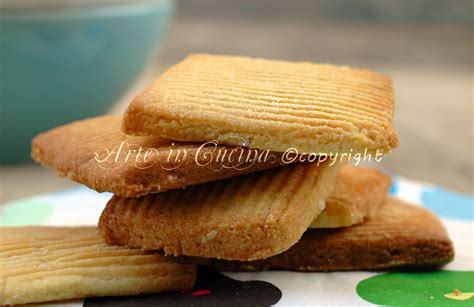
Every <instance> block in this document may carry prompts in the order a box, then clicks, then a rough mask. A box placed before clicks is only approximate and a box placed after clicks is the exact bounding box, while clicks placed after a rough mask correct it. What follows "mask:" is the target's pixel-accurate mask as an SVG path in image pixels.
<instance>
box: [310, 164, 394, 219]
mask: <svg viewBox="0 0 474 307" xmlns="http://www.w3.org/2000/svg"><path fill="white" fill-rule="evenodd" d="M390 183H391V179H390V177H389V176H387V175H385V174H383V173H381V172H379V171H377V170H375V169H369V168H362V167H355V166H352V165H345V166H344V167H342V168H341V171H340V173H339V175H338V176H337V179H336V185H335V187H334V191H332V193H331V195H330V196H329V197H328V199H327V200H326V208H324V210H323V212H321V214H320V215H318V217H317V218H316V219H315V220H314V221H313V223H311V225H310V226H309V228H339V227H347V226H351V225H354V224H358V223H361V222H363V221H364V220H367V219H371V218H373V217H374V216H375V214H376V213H377V210H378V209H379V208H380V206H381V205H382V204H383V202H384V200H385V197H386V195H387V192H388V189H389V188H390Z"/></svg>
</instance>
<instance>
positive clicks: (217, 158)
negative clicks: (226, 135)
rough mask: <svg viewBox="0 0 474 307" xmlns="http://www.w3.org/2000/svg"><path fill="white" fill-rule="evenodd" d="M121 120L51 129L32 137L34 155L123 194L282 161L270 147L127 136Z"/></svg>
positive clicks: (113, 118)
mask: <svg viewBox="0 0 474 307" xmlns="http://www.w3.org/2000/svg"><path fill="white" fill-rule="evenodd" d="M120 123H121V116H102V117H96V118H92V119H87V120H82V121H77V122H74V123H71V124H68V125H64V126H61V127H58V128H55V129H52V130H50V131H47V132H45V133H42V134H40V135H38V136H37V137H35V138H34V139H33V142H32V157H33V158H34V159H35V160H36V161H38V162H41V163H42V164H44V165H46V166H49V167H51V168H53V169H55V170H56V172H57V173H58V174H59V175H60V176H67V177H69V178H70V179H72V180H74V181H77V182H79V183H82V184H85V185H87V186H88V187H90V188H92V189H95V190H97V191H99V192H113V193H115V194H117V195H119V196H124V197H131V196H140V195H146V194H150V193H156V192H161V191H166V190H170V189H178V188H183V187H185V186H188V185H192V184H199V183H203V182H207V181H211V180H218V179H224V178H229V177H233V176H237V175H242V174H247V173H251V172H254V171H258V170H262V169H267V168H270V167H273V166H277V165H280V164H282V163H281V161H282V159H281V155H280V154H277V153H272V152H268V151H258V150H254V149H248V148H236V147H228V146H220V145H219V146H214V145H211V144H209V146H204V147H201V146H202V144H196V143H194V144H192V143H179V142H173V141H169V140H165V139H162V138H160V137H133V136H127V135H125V134H124V133H122V132H120ZM140 148H142V150H140Z"/></svg>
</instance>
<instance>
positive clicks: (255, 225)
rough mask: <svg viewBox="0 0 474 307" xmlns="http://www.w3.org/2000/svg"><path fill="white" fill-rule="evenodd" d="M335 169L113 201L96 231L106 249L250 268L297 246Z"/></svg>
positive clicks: (306, 168)
mask: <svg viewBox="0 0 474 307" xmlns="http://www.w3.org/2000/svg"><path fill="white" fill-rule="evenodd" d="M338 171H339V163H336V164H335V165H333V166H331V165H330V163H329V162H328V161H326V162H323V163H321V164H320V165H318V164H317V163H298V164H293V165H287V166H281V167H278V168H274V169H270V170H265V171H261V172H256V173H252V174H249V175H244V176H240V177H234V178H231V179H227V180H221V181H214V182H209V183H205V184H201V185H197V186H191V187H188V188H186V189H185V190H172V191H168V192H164V193H158V194H154V195H148V196H143V197H139V198H121V197H117V196H114V197H112V199H111V200H110V201H109V202H108V204H107V206H106V208H105V209H104V211H103V212H102V215H101V217H100V222H99V228H100V230H101V232H102V235H103V236H104V238H105V240H106V242H107V243H109V244H123V245H127V246H132V247H138V248H141V249H145V250H155V249H160V250H161V249H163V250H164V252H165V254H171V255H175V256H178V255H185V256H197V257H213V258H221V259H230V260H254V259H260V258H267V257H270V256H273V255H276V254H279V253H281V252H283V251H285V250H287V249H288V248H290V247H291V246H292V245H293V244H295V243H296V242H297V241H298V240H299V239H300V238H301V236H302V235H303V233H304V232H305V231H306V229H307V228H308V226H309V224H310V223H311V222H312V221H313V220H314V218H315V217H316V216H317V215H318V214H319V213H320V212H321V211H322V210H323V209H324V200H325V199H326V197H327V196H328V195H329V194H330V192H331V190H332V188H333V185H334V179H335V178H336V175H337V173H338Z"/></svg>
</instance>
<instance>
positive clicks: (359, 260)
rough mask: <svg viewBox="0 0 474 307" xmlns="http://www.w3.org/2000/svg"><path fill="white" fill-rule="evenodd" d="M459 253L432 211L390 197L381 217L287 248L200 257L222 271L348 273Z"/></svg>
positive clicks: (315, 232)
mask: <svg viewBox="0 0 474 307" xmlns="http://www.w3.org/2000/svg"><path fill="white" fill-rule="evenodd" d="M453 257H454V250H453V245H452V243H451V240H450V239H449V237H448V235H447V234H446V231H445V229H444V228H443V225H442V224H441V222H440V221H439V220H438V219H437V218H436V216H435V215H433V214H432V213H431V212H430V211H428V210H426V209H424V208H421V207H417V206H413V205H409V204H406V203H404V202H402V201H401V200H398V199H395V198H387V201H386V203H385V204H384V205H383V206H382V208H381V209H380V210H379V212H378V214H377V216H376V217H375V218H374V219H372V220H370V221H367V222H365V223H361V224H358V225H355V226H352V227H347V228H339V229H310V230H308V231H307V232H306V233H305V234H304V235H303V237H302V238H301V240H300V241H299V242H298V243H297V244H295V245H294V246H293V247H292V248H290V249H289V250H288V251H286V252H284V253H282V254H279V255H276V256H274V257H271V258H268V259H264V260H257V261H251V262H239V261H219V260H212V259H201V260H200V262H201V263H202V264H207V265H211V266H213V267H216V268H219V269H223V270H243V271H254V270H274V269H283V270H297V271H346V270H380V269H393V268H402V267H403V268H409V267H412V268H421V267H433V266H440V265H443V264H446V263H448V262H450V261H451V260H452V259H453Z"/></svg>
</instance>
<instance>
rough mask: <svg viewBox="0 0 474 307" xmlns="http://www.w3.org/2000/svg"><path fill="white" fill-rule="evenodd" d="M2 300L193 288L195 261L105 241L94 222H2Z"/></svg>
mask: <svg viewBox="0 0 474 307" xmlns="http://www.w3.org/2000/svg"><path fill="white" fill-rule="evenodd" d="M0 237H1V238H2V239H1V241H0V272H1V274H0V304H27V303H35V302H47V301H55V300H65V299H73V298H84V297H90V296H125V295H137V294H142V293H157V292H167V291H178V290H184V289H190V288H192V287H193V285H194V281H195V279H196V266H195V265H193V264H190V263H184V262H183V260H182V259H178V258H172V257H166V256H163V255H157V254H152V253H146V252H143V251H140V250H137V249H128V248H124V247H121V246H109V245H106V244H105V243H104V242H103V241H102V239H101V238H100V236H99V235H98V230H97V228H95V227H76V228H67V227H15V228H0Z"/></svg>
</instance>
